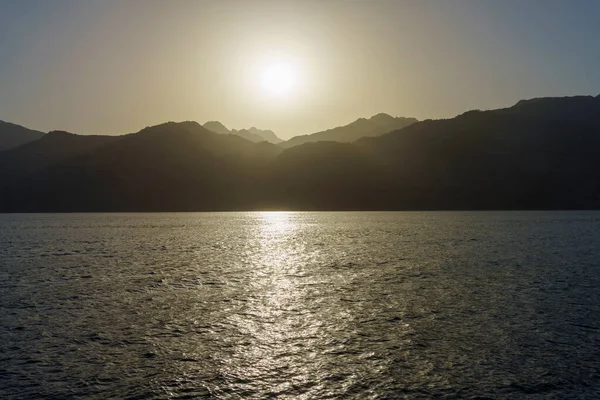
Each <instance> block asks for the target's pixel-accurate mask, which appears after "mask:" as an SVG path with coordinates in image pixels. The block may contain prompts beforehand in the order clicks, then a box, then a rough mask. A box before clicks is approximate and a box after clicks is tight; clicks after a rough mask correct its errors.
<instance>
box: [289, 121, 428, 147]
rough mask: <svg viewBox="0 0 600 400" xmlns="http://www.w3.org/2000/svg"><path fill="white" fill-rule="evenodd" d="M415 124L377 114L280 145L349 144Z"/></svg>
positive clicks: (292, 139) (297, 137)
mask: <svg viewBox="0 0 600 400" xmlns="http://www.w3.org/2000/svg"><path fill="white" fill-rule="evenodd" d="M415 122H417V120H416V119H414V118H402V117H397V118H395V117H392V116H390V115H387V114H383V113H381V114H377V115H374V116H372V117H371V118H369V119H366V118H359V119H357V120H356V121H354V122H352V123H350V124H348V125H344V126H339V127H337V128H333V129H328V130H326V131H322V132H317V133H313V134H310V135H301V136H294V137H293V138H291V139H290V140H288V141H287V142H284V143H282V144H281V146H283V147H285V148H289V147H293V146H298V145H300V144H303V143H311V142H340V143H350V142H354V141H355V140H358V139H360V138H363V137H373V136H379V135H383V134H384V133H388V132H392V131H395V130H398V129H402V128H404V127H406V126H409V125H411V124H414V123H415Z"/></svg>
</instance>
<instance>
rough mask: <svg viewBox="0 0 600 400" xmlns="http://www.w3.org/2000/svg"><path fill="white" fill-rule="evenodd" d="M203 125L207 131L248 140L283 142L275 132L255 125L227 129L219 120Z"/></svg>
mask: <svg viewBox="0 0 600 400" xmlns="http://www.w3.org/2000/svg"><path fill="white" fill-rule="evenodd" d="M203 126H204V128H206V129H208V130H209V131H213V132H215V133H219V134H221V135H227V134H229V135H237V136H240V137H243V138H244V139H246V140H249V141H251V142H263V141H266V142H270V143H273V144H277V143H281V142H283V140H281V139H280V138H278V137H277V135H275V133H274V132H273V131H270V130H261V129H257V128H255V127H252V128H250V129H240V130H237V129H232V130H229V129H227V127H226V126H225V125H223V124H222V123H220V122H219V121H208V122H207V123H205V124H204V125H203Z"/></svg>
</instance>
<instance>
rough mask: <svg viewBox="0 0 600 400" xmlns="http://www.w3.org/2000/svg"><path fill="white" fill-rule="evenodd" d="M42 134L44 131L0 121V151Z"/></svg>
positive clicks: (31, 140) (39, 136)
mask: <svg viewBox="0 0 600 400" xmlns="http://www.w3.org/2000/svg"><path fill="white" fill-rule="evenodd" d="M42 136H44V132H40V131H34V130H32V129H27V128H25V127H23V126H20V125H15V124H11V123H9V122H4V121H0V151H3V150H10V149H14V148H15V147H19V146H21V145H23V144H25V143H29V142H33V141H34V140H37V139H39V138H41V137H42Z"/></svg>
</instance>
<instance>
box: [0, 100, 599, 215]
mask: <svg viewBox="0 0 600 400" xmlns="http://www.w3.org/2000/svg"><path fill="white" fill-rule="evenodd" d="M517 105H518V106H517ZM598 115H600V97H584V98H580V97H575V98H551V99H544V100H539V101H533V102H519V103H517V104H515V105H513V106H511V107H508V108H504V109H496V110H486V111H479V110H471V111H467V112H465V113H463V114H460V115H458V116H456V117H454V118H449V119H443V120H426V121H422V122H416V123H412V124H410V125H409V126H405V127H403V128H401V129H399V130H395V131H392V132H388V133H385V134H382V135H379V136H373V137H363V138H360V139H358V140H356V141H354V142H350V143H340V142H332V141H319V142H307V143H303V144H301V145H298V146H294V147H291V148H287V149H283V148H282V147H280V146H278V145H274V144H272V143H268V142H265V141H262V142H259V143H254V142H251V141H248V140H246V139H244V138H242V137H239V136H236V135H230V134H225V135H224V134H218V133H215V132H212V131H210V130H208V129H206V128H204V127H203V126H201V125H200V124H198V123H197V122H190V121H187V122H179V123H176V122H168V123H165V124H161V125H156V126H152V127H147V128H144V129H142V130H141V131H139V132H137V133H132V134H128V135H123V136H116V137H115V136H96V137H93V136H92V137H89V136H84V135H74V134H69V133H66V132H52V133H49V134H47V135H45V136H44V137H43V138H42V139H39V140H36V141H34V142H31V143H29V144H26V145H22V146H20V147H17V148H14V149H12V150H8V151H3V152H0V211H2V212H34V211H35V212H56V211H69V212H70V211H233V210H265V209H278V210H463V209H471V210H489V209H511V210H515V209H600V118H598V117H597V116H598ZM372 118H373V117H372ZM378 118H381V119H387V117H386V116H385V115H382V116H380V117H378ZM365 120H366V119H365ZM357 121H360V120H357ZM363 122H364V121H362V122H360V123H363Z"/></svg>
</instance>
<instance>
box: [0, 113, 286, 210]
mask: <svg viewBox="0 0 600 400" xmlns="http://www.w3.org/2000/svg"><path fill="white" fill-rule="evenodd" d="M48 139H55V140H54V141H56V140H60V141H62V145H61V148H62V149H63V150H62V151H60V153H61V154H58V155H57V150H56V143H53V141H52V140H39V141H37V142H35V143H31V144H30V145H28V146H27V147H21V148H18V149H15V150H13V151H11V152H4V153H0V165H3V167H8V166H11V165H12V168H11V171H12V172H13V174H12V176H11V178H10V179H9V178H7V177H6V176H4V177H3V178H4V179H3V180H2V183H1V184H0V188H1V189H2V194H1V195H0V210H15V209H18V210H23V211H34V210H41V211H88V210H94V211H110V210H128V211H161V210H162V211H165V210H170V209H178V210H213V209H214V210H227V209H236V208H239V207H241V204H242V202H243V204H253V203H252V193H251V192H252V190H253V188H254V184H255V182H256V181H257V180H258V179H257V178H258V176H259V175H260V176H262V175H264V174H265V172H264V170H265V168H266V165H267V163H268V161H269V160H271V159H273V158H274V157H275V156H276V155H277V154H278V153H279V152H280V151H281V149H280V148H279V147H278V146H276V145H273V144H270V143H267V142H261V143H252V142H250V141H247V140H245V139H242V138H241V137H238V136H235V135H221V134H217V133H214V132H211V131H209V130H207V129H205V128H203V127H202V126H200V125H199V124H198V123H196V122H182V123H173V122H169V123H166V124H162V125H157V126H153V127H148V128H145V129H143V130H141V131H140V132H138V133H134V134H129V135H124V136H100V137H88V136H79V135H71V134H66V133H58V134H57V133H55V134H50V135H48ZM34 144H35V146H34ZM40 155H42V156H44V158H45V159H54V162H53V163H50V164H51V165H48V164H46V165H44V166H43V167H39V168H27V169H23V170H21V169H20V168H19V167H20V166H21V165H27V163H28V161H29V162H30V161H31V160H35V159H36V157H39V156H40Z"/></svg>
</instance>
